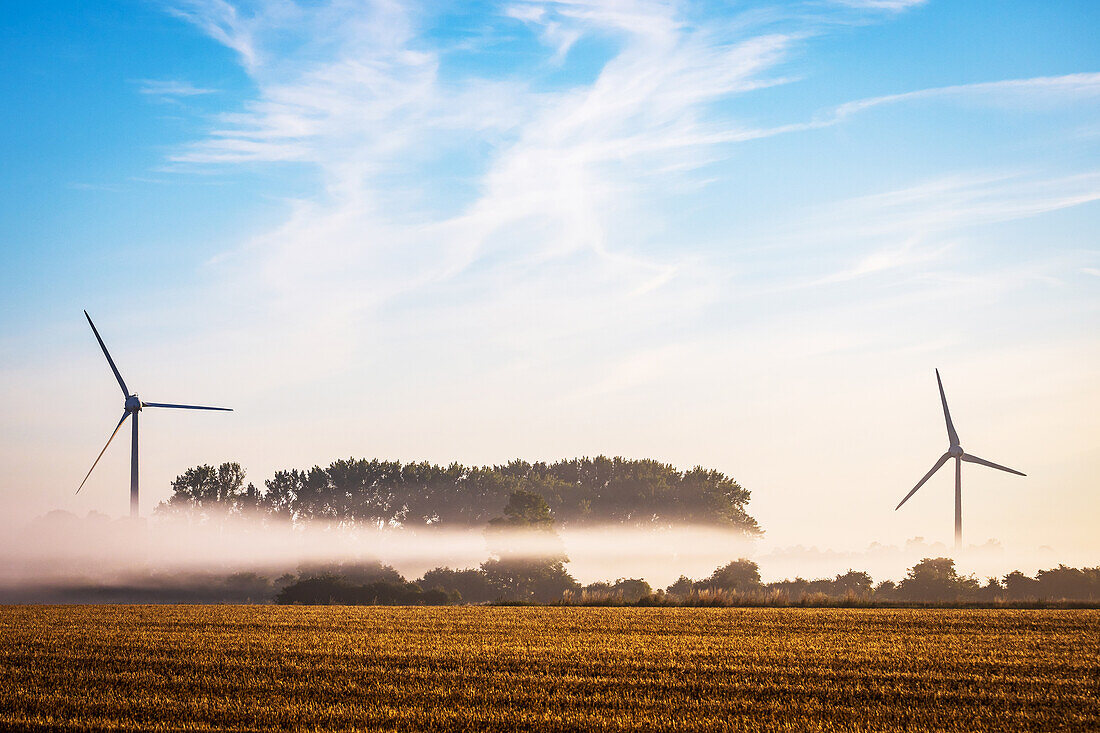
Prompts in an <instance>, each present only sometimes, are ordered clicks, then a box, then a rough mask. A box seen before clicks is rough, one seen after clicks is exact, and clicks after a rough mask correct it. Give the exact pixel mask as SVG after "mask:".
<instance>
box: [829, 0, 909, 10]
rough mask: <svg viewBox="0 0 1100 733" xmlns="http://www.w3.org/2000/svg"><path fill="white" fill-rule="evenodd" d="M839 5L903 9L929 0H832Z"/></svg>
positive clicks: (877, 8) (876, 8) (874, 8)
mask: <svg viewBox="0 0 1100 733" xmlns="http://www.w3.org/2000/svg"><path fill="white" fill-rule="evenodd" d="M832 1H833V2H834V3H836V4H837V5H846V6H848V7H850V8H864V9H868V10H891V11H895V12H897V11H901V10H908V9H909V8H915V7H916V6H918V5H924V4H925V3H926V2H927V0H832Z"/></svg>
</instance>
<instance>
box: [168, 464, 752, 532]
mask: <svg viewBox="0 0 1100 733" xmlns="http://www.w3.org/2000/svg"><path fill="white" fill-rule="evenodd" d="M516 491H525V492H528V493H532V494H536V495H538V496H540V497H542V498H543V499H544V500H545V501H546V503H547V506H548V507H549V509H550V511H551V512H552V514H553V517H554V521H555V522H556V523H557V525H558V526H570V525H582V524H604V523H610V524H621V525H631V526H649V527H669V526H674V525H684V524H697V525H708V526H714V527H722V528H726V529H730V530H733V531H740V532H742V533H744V534H745V535H748V536H757V535H760V534H762V531H761V529H760V526H759V525H758V524H757V522H756V520H755V519H753V518H752V517H751V516H750V515H749V514H748V513H747V511H746V508H745V507H746V505H747V504H748V501H749V496H750V494H749V491H748V490H747V489H745V488H744V487H742V486H741V485H740V484H738V483H737V482H736V481H734V480H733V479H732V478H730V477H728V476H726V475H725V474H723V473H721V472H720V471H715V470H711V469H706V468H702V467H698V466H697V467H695V468H692V469H690V470H688V471H680V470H678V469H676V468H675V467H674V466H671V465H668V464H665V463H660V462H659V461H654V460H648V459H642V460H631V459H627V458H621V457H616V458H608V457H606V456H596V457H595V458H587V457H586V458H575V459H571V460H561V461H557V462H554V463H543V462H536V463H529V462H527V461H520V460H514V461H511V462H510V463H507V464H504V465H499V466H478V467H467V466H463V465H461V464H458V463H452V464H450V465H449V466H440V465H436V464H432V463H427V462H421V463H402V462H401V461H383V460H378V459H372V460H368V459H365V458H358V459H356V458H348V459H340V460H336V461H333V462H332V463H331V464H329V465H328V466H327V467H325V468H322V467H321V466H314V467H312V468H310V469H305V470H299V469H290V470H283V471H277V472H276V473H275V475H274V476H272V477H271V478H269V479H266V480H265V481H264V482H263V488H259V487H257V486H256V485H255V484H253V483H251V482H250V483H247V484H246V483H245V472H244V470H243V469H242V468H241V466H240V464H239V463H223V464H221V465H220V466H218V467H217V468H215V467H214V466H210V465H201V466H195V467H193V468H189V469H187V470H186V471H185V472H184V473H183V474H181V475H179V476H177V477H176V479H175V480H174V481H173V482H172V492H173V493H172V496H171V498H169V499H168V501H166V502H163V503H162V504H161V505H160V506H158V508H157V511H158V512H160V513H173V512H179V511H187V512H189V513H197V514H198V515H200V516H208V517H209V516H217V515H225V514H240V515H249V516H257V517H262V518H270V519H280V520H286V521H289V522H293V523H296V524H305V523H313V522H328V523H332V524H336V525H341V526H345V525H346V526H373V527H380V528H385V527H455V528H468V527H480V526H485V525H487V524H488V523H489V521H490V520H491V519H493V518H495V517H497V516H498V515H500V513H501V511H502V509H503V507H504V506H505V504H506V503H507V501H508V497H509V496H510V495H511V494H512V493H513V492H516Z"/></svg>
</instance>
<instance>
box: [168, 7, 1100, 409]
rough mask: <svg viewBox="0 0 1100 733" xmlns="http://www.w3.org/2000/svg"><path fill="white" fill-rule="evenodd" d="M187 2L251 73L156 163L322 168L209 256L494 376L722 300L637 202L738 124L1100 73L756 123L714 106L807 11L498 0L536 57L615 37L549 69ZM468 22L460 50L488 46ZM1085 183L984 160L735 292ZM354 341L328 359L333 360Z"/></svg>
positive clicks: (277, 300)
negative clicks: (253, 229)
mask: <svg viewBox="0 0 1100 733" xmlns="http://www.w3.org/2000/svg"><path fill="white" fill-rule="evenodd" d="M915 4H916V3H901V2H898V3H887V2H883V3H863V4H862V5H864V6H865V7H871V8H876V9H882V10H900V9H904V6H911V5H915ZM185 7H186V8H187V10H186V11H185V14H186V16H187V18H188V20H189V21H191V22H192V23H194V24H195V25H197V26H198V27H200V28H203V29H204V30H206V31H207V32H208V33H209V34H210V35H211V37H213V38H216V39H218V40H219V41H221V42H222V43H224V44H225V45H226V46H227V47H230V48H233V49H234V50H236V51H238V53H239V54H240V57H241V61H242V64H243V65H244V66H245V68H246V70H247V71H248V72H249V74H250V75H251V76H252V78H253V81H254V82H255V85H256V88H257V93H256V95H255V97H253V98H252V99H251V100H249V101H247V102H245V103H244V104H243V105H242V106H241V107H240V109H239V110H238V111H235V112H231V113H227V114H224V115H222V116H221V117H220V118H219V119H218V121H217V125H216V129H214V130H213V131H212V132H211V133H210V134H209V135H208V136H207V137H205V138H203V139H200V140H197V141H195V142H194V143H193V144H191V145H189V146H187V147H186V148H184V149H182V150H180V151H179V152H178V153H177V154H176V155H175V156H174V157H173V160H174V162H175V163H176V164H177V165H182V166H214V167H225V166H237V165H245V164H249V165H251V164H256V163H291V164H295V165H304V166H309V167H310V168H311V169H313V170H315V171H317V172H318V173H319V174H320V177H321V181H322V183H323V189H322V190H321V191H320V192H318V193H317V195H315V196H311V197H307V198H303V199H302V200H298V201H294V202H291V203H290V213H289V216H288V217H287V219H286V221H285V222H283V223H282V224H281V225H280V226H278V227H275V228H273V229H271V230H269V231H266V232H262V233H260V234H258V235H257V236H256V237H255V238H254V239H253V240H252V241H251V242H250V243H249V245H248V246H247V247H243V248H241V249H238V250H235V251H232V252H227V253H225V255H223V256H220V257H218V258H216V263H214V264H212V265H211V267H212V268H214V269H216V271H217V272H219V273H221V274H222V275H223V276H224V277H226V278H229V279H231V280H233V281H234V285H236V286H238V287H235V288H230V289H231V290H233V291H235V292H238V293H240V294H241V295H240V297H243V298H247V299H249V300H250V301H251V302H264V303H269V304H270V305H271V307H272V308H275V309H277V311H278V314H279V317H280V318H284V319H286V323H287V324H288V325H289V326H295V324H296V325H297V328H298V329H299V330H300V332H301V333H302V334H303V335H302V338H307V336H306V335H305V333H306V332H307V331H308V338H320V339H322V340H325V341H329V340H339V337H338V336H336V334H339V333H348V332H357V331H362V330H363V329H364V327H365V325H364V324H370V326H371V328H385V329H388V337H389V338H390V339H391V342H392V340H393V339H403V338H407V339H419V340H421V341H424V340H428V341H431V340H435V341H437V342H442V341H447V340H453V339H454V338H455V334H459V333H461V334H463V338H465V339H468V340H472V341H476V342H477V343H478V344H480V348H481V350H482V351H483V352H484V353H485V354H496V355H498V357H499V359H498V360H497V361H496V362H495V367H494V368H496V369H499V370H500V373H501V374H512V375H515V374H517V373H520V372H522V370H523V369H524V366H523V365H524V364H527V363H529V360H533V359H538V360H541V361H543V363H549V362H546V360H547V359H551V360H552V359H553V358H564V355H567V354H569V353H572V352H571V351H570V350H571V349H573V350H576V351H577V352H578V353H579V352H580V351H583V350H586V349H587V350H588V356H587V357H586V359H585V362H586V363H587V364H589V366H593V364H592V362H593V360H595V361H596V362H598V361H599V358H598V357H593V356H592V353H593V352H592V350H593V349H595V350H596V351H597V352H599V351H601V350H604V349H606V350H608V351H609V352H610V351H616V350H617V351H618V352H620V353H617V354H616V356H615V357H614V361H615V362H616V363H623V361H624V360H625V362H627V363H633V362H631V361H630V360H631V359H632V358H633V357H632V356H631V354H632V353H648V352H644V351H638V350H639V349H642V348H643V347H642V345H643V344H644V343H645V340H646V338H648V337H650V336H651V335H652V334H653V333H655V332H657V331H662V330H663V331H664V332H672V331H675V329H676V328H677V324H682V323H684V322H685V321H690V320H691V319H693V318H694V317H695V316H698V315H699V314H700V313H703V312H705V311H706V310H707V309H708V308H714V307H717V304H720V303H721V302H722V301H723V300H724V298H725V297H726V296H725V295H724V294H723V293H722V289H723V288H724V287H727V286H728V285H729V284H730V278H731V275H730V269H729V268H725V269H723V268H720V267H715V266H714V265H713V263H712V262H708V261H707V259H706V258H705V257H704V256H702V255H701V254H699V253H697V252H696V251H695V250H694V249H693V247H692V245H691V243H690V242H684V241H681V238H680V237H679V235H678V233H677V232H674V231H669V230H668V228H667V213H668V212H666V211H661V210H659V209H654V208H653V207H651V206H650V202H652V201H654V200H658V199H667V198H668V197H669V196H670V195H671V194H673V193H675V192H676V191H678V190H681V189H683V190H688V189H691V188H692V187H695V186H698V185H701V181H704V180H706V179H709V178H710V177H711V176H712V174H711V173H708V172H705V171H702V169H703V168H705V167H706V166H708V165H711V164H712V163H714V162H715V161H716V160H720V159H722V158H724V157H728V156H729V155H730V153H731V150H732V149H733V146H734V145H736V144H738V143H742V142H747V141H751V140H761V139H765V138H769V137H776V136H779V135H788V134H795V133H800V132H807V131H811V130H815V129H820V128H825V127H830V126H835V125H839V124H842V123H844V122H846V121H847V120H849V119H851V118H852V117H853V116H855V115H858V114H862V113H865V112H867V111H869V110H871V109H873V108H876V107H880V106H884V105H890V104H907V103H915V102H918V101H920V100H942V101H956V100H966V101H970V100H978V101H982V102H989V103H995V104H1013V105H1019V106H1021V107H1024V108H1027V107H1031V106H1035V105H1036V104H1037V103H1040V102H1041V103H1059V104H1061V103H1072V102H1074V101H1077V100H1081V99H1089V98H1092V97H1093V96H1095V95H1097V93H1098V89H1100V75H1097V74H1075V75H1068V76H1063V77H1042V78H1035V79H1018V80H1006V81H997V82H990V83H982V84H969V85H957V86H946V87H937V88H931V89H925V90H917V91H910V92H905V93H900V94H894V95H886V96H880V97H874V98H869V99H863V100H857V101H853V102H850V103H847V104H843V105H840V106H838V107H833V108H830V109H828V110H826V111H824V112H822V113H821V114H819V115H817V116H816V117H814V118H813V119H811V120H808V121H806V120H803V121H793V122H789V123H785V124H779V125H775V126H772V127H760V128H756V127H752V126H749V125H741V124H738V123H737V121H736V118H735V116H734V115H732V114H730V113H729V112H728V111H724V112H723V113H721V114H719V113H718V112H717V111H716V110H717V109H719V108H722V106H723V105H727V106H726V107H725V108H724V109H727V110H728V108H729V107H728V104H729V103H730V102H732V101H734V100H737V99H738V98H739V97H741V96H743V95H747V94H750V93H752V92H754V91H756V90H759V89H762V88H765V87H768V86H775V85H781V84H784V83H787V80H788V77H787V75H786V74H785V73H784V64H785V63H786V62H787V61H789V60H790V58H791V57H792V55H793V54H795V53H797V52H798V51H799V50H800V49H801V48H802V47H803V45H804V43H805V42H806V39H807V38H809V37H811V36H812V35H813V33H815V32H817V31H818V30H819V29H817V28H813V27H811V26H809V25H798V24H797V23H796V24H790V23H788V24H786V25H783V26H777V25H776V24H774V23H771V22H768V23H762V24H760V25H756V24H754V23H753V22H752V21H751V20H750V19H745V18H736V19H733V20H730V19H729V18H726V19H724V20H723V19H714V18H701V17H696V16H692V15H690V14H688V11H687V10H685V8H686V7H690V6H683V7H682V6H680V5H678V4H676V3H666V2H657V1H655V0H654V1H650V0H636V1H635V2H606V3H604V2H580V1H576V2H573V1H569V2H551V1H546V2H519V3H513V4H511V5H507V6H504V7H502V8H501V9H500V10H499V13H498V14H497V15H496V16H495V17H494V18H493V19H492V23H493V24H496V25H494V27H496V28H499V27H501V26H500V24H503V27H506V28H509V27H510V28H512V30H515V31H516V32H521V31H522V32H527V33H531V34H533V37H534V38H537V39H538V42H539V43H540V44H541V47H540V50H539V51H538V53H539V54H541V55H539V57H538V58H539V63H540V64H541V65H542V69H543V70H548V69H549V70H553V69H558V68H560V67H561V65H562V64H563V61H564V60H565V58H566V57H567V56H568V54H569V52H570V50H571V49H572V48H573V47H575V45H576V44H577V43H578V41H579V40H580V39H583V38H586V37H593V38H597V37H598V38H600V39H602V40H603V41H604V42H607V43H608V49H609V52H608V55H607V58H606V60H605V61H603V62H602V63H601V66H600V68H599V70H598V74H596V75H595V77H594V79H591V78H590V79H586V80H585V81H578V82H576V83H574V84H572V85H565V86H562V85H560V84H556V85H553V86H550V87H542V86H540V85H539V83H538V81H537V79H538V75H537V74H534V75H528V76H526V77H524V78H522V79H520V78H517V77H514V76H510V75H484V76H478V75H476V74H459V75H454V74H448V73H445V71H446V65H447V63H448V62H449V60H448V57H447V51H446V50H445V49H444V47H443V46H442V45H441V44H438V43H435V44H433V43H428V42H426V41H425V39H424V37H423V34H422V28H421V27H420V24H421V23H422V22H423V15H422V13H423V11H420V10H418V11H410V10H408V9H407V8H406V7H404V6H402V5H400V4H397V3H390V2H383V1H382V0H377V1H376V2H369V3H363V4H361V5H356V6H354V7H352V6H345V5H342V4H338V3H334V4H329V3H321V4H318V5H316V6H310V8H309V9H308V12H307V10H306V9H303V8H302V7H299V6H296V5H291V4H283V3H272V4H262V3H261V4H258V5H252V6H250V11H249V14H248V15H247V17H245V16H243V15H242V14H241V13H239V12H238V11H237V10H235V9H233V8H232V7H230V6H228V5H226V4H225V3H221V2H209V3H194V2H191V3H187V4H186V6H185ZM181 12H184V11H181ZM509 24H512V25H511V26H509ZM231 31H232V32H231ZM288 37H289V38H288ZM474 38H475V40H473V41H468V42H466V43H465V45H464V47H463V52H464V53H466V54H473V55H476V54H478V53H479V52H481V51H483V50H486V49H487V48H490V47H491V45H492V41H491V39H488V38H486V37H483V36H477V35H476V34H475V36H474ZM317 39H321V40H317ZM246 41H247V43H246ZM479 44H485V48H482V47H481V46H480V45H479ZM528 52H529V51H528ZM475 148H476V149H478V150H479V151H481V152H480V153H479V154H478V155H476V156H468V155H467V153H468V151H469V150H471V149H475ZM441 191H442V192H443V193H442V194H441ZM1098 194H1100V178H1098V175H1097V174H1094V173H1086V174H1079V175H1066V176H1047V177H1043V176H1038V175H1030V176H1027V175H1019V174H1013V175H1007V174H997V175H979V176H975V175H960V176H954V177H949V176H946V177H940V178H936V179H934V180H932V181H929V182H925V183H922V184H919V185H913V186H907V187H901V188H898V189H896V190H893V191H890V192H887V193H877V194H874V195H870V196H863V197H858V198H854V199H849V200H847V201H844V202H840V203H839V204H837V205H834V206H833V207H831V211H830V212H829V213H828V214H827V215H818V216H816V217H809V218H808V219H806V220H805V221H803V222H801V223H784V224H782V225H780V226H779V227H777V229H780V228H783V229H786V230H788V231H789V232H793V234H791V236H792V237H797V238H799V244H798V245H797V246H796V247H794V248H795V249H798V250H799V251H801V252H814V253H815V254H814V257H813V261H814V263H815V264H814V266H813V267H812V268H806V267H803V268H802V269H799V268H798V267H792V263H791V261H790V260H789V259H786V260H784V261H783V262H779V263H776V265H775V273H774V276H765V277H762V278H761V279H760V281H758V282H757V283H754V288H747V289H743V290H745V291H750V292H751V291H753V290H754V289H755V291H756V292H761V291H763V290H768V289H770V290H771V292H773V293H775V292H791V291H792V290H794V289H802V290H809V289H811V288H820V286H824V285H829V284H851V283H865V282H868V281H874V280H876V279H877V278H881V277H890V278H895V279H897V278H904V277H907V276H909V275H911V274H912V273H914V272H921V271H925V270H929V269H932V268H935V267H938V266H940V265H942V264H943V263H944V262H945V260H946V259H947V254H948V253H951V252H953V251H954V250H955V249H956V248H958V247H959V246H960V245H959V243H960V242H961V241H965V236H964V235H965V233H966V232H967V231H968V229H970V228H973V227H976V226H979V225H983V224H990V223H996V222H1000V221H1008V220H1014V219H1021V218H1025V217H1028V216H1036V215H1039V214H1043V213H1046V212H1051V211H1056V210H1059V209H1063V208H1067V207H1071V206H1076V205H1080V204H1082V203H1087V202H1090V201H1094V200H1096V198H1097V197H1098ZM826 250H828V256H823V255H822V254H821V252H824V251H826ZM789 251H790V250H789V249H788V252H789ZM762 267H763V268H764V269H767V267H768V265H763V266H762ZM758 269H760V267H758ZM898 297H902V296H901V295H900V294H899V296H898ZM382 313H384V314H385V317H384V318H382V317H380V315H379V314H382ZM317 324H324V326H323V329H324V333H327V334H329V335H331V336H332V337H333V338H331V339H327V338H323V337H322V336H321V331H320V330H319V327H318V325H317ZM383 324H384V325H383ZM609 333H615V334H616V335H617V336H616V339H611V340H608V339H607V336H606V335H607V334H609ZM398 334H400V335H398ZM357 348H358V347H357V346H356V344H354V343H352V344H345V347H344V348H342V349H341V350H340V351H339V352H338V353H333V352H332V351H329V352H328V356H329V358H330V360H339V359H348V360H352V359H354V358H356V357H355V353H356V350H357ZM413 348H417V347H413ZM608 358H611V357H608ZM639 358H641V357H639ZM646 363H651V362H650V361H647V362H646ZM652 363H657V364H667V363H668V362H667V361H665V360H657V361H656V362H652ZM661 368H664V367H661ZM647 369H649V367H647ZM516 370H519V371H516ZM647 373H648V372H647ZM582 391H583V390H582Z"/></svg>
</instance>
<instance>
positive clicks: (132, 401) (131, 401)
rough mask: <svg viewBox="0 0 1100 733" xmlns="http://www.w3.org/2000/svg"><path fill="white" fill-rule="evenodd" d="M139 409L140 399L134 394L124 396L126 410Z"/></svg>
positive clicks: (134, 410)
mask: <svg viewBox="0 0 1100 733" xmlns="http://www.w3.org/2000/svg"><path fill="white" fill-rule="evenodd" d="M140 409H141V400H139V399H138V396H137V395H136V394H132V395H130V396H129V397H127V398H126V412H137V411H138V410H140Z"/></svg>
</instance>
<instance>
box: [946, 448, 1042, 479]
mask: <svg viewBox="0 0 1100 733" xmlns="http://www.w3.org/2000/svg"><path fill="white" fill-rule="evenodd" d="M962 459H963V460H964V461H966V462H967V463H977V464H978V465H979V466H989V467H990V468H995V469H997V470H998V471H1007V472H1008V473H1014V474H1016V475H1017V476H1027V474H1026V473H1020V472H1019V471H1017V470H1015V469H1012V468H1009V467H1008V466H1002V465H1000V464H999V463H994V462H993V461H987V460H985V459H984V458H978V457H977V456H972V455H970V454H969V453H963V454H962Z"/></svg>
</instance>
